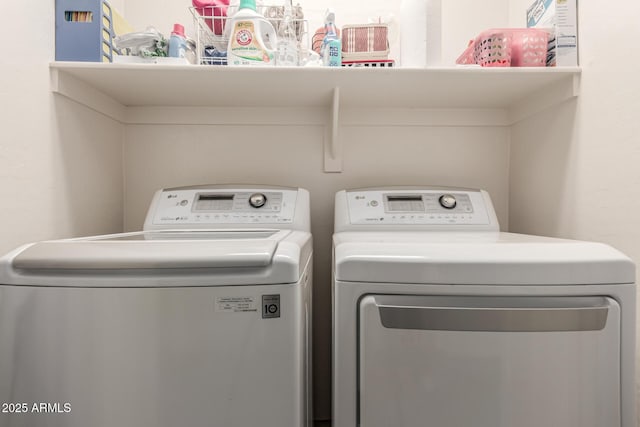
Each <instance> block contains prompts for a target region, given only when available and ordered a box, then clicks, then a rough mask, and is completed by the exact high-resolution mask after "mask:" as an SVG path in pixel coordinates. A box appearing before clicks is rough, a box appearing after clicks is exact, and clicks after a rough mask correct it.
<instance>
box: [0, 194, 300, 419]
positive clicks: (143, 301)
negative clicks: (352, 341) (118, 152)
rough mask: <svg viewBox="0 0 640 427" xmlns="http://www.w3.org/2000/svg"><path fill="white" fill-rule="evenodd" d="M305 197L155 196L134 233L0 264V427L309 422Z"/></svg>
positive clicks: (26, 253) (28, 253)
mask: <svg viewBox="0 0 640 427" xmlns="http://www.w3.org/2000/svg"><path fill="white" fill-rule="evenodd" d="M311 270H312V241H311V234H310V228H309V194H308V192H307V191H306V190H303V189H299V188H284V187H261V186H220V185H211V186H203V187H185V188H172V189H164V190H160V191H158V192H157V193H156V195H155V197H154V198H153V201H152V203H151V206H150V208H149V211H148V215H147V218H146V221H145V225H144V231H141V232H134V233H123V234H115V235H107V236H95V237H87V238H80V239H68V240H56V241H46V242H39V243H35V244H29V245H25V246H23V247H21V248H19V249H17V250H15V251H13V252H11V253H10V254H8V255H7V256H5V257H4V258H2V259H1V260H0V284H1V285H0V402H3V403H7V404H8V405H7V407H6V408H4V410H3V411H2V412H0V426H3V427H19V426H20V427H22V426H24V427H27V426H28V427H44V426H47V427H87V426H91V427H113V426H120V427H125V426H129V427H160V426H162V427H175V426H194V427H196V426H198V427H200V426H224V427H231V426H233V427H248V426H261V427H264V426H269V427H283V426H291V427H294V426H295V427H300V426H305V427H310V426H311V391H310V390H311V389H310V386H311V375H310V364H311V349H310V343H311V337H310V334H311V286H312V284H311V275H312V271H311Z"/></svg>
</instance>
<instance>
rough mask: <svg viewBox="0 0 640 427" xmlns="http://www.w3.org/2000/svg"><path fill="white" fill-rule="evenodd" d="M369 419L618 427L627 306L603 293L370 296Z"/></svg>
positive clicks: (363, 387) (378, 422) (365, 418)
mask: <svg viewBox="0 0 640 427" xmlns="http://www.w3.org/2000/svg"><path fill="white" fill-rule="evenodd" d="M359 316H360V317H359V320H360V326H359V356H358V357H359V370H358V371H359V372H358V373H359V388H360V390H359V418H360V425H361V426H362V427H388V426H403V427H411V426H420V427H424V426H437V427H458V426H474V427H513V426H518V427H539V426H564V427H573V426H575V427H578V426H579V427H602V426H618V425H620V378H619V377H620V307H619V305H618V304H617V303H616V301H614V300H612V299H611V298H606V297H576V298H567V297H501V298H494V297H491V298H489V297H443V296H433V297H430V296H404V295H403V296H398V295H369V296H366V297H364V298H363V299H362V300H361V302H360V307H359Z"/></svg>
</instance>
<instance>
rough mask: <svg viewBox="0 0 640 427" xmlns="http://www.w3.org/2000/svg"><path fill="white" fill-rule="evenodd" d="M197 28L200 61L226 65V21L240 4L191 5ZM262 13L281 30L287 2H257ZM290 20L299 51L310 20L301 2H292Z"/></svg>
mask: <svg viewBox="0 0 640 427" xmlns="http://www.w3.org/2000/svg"><path fill="white" fill-rule="evenodd" d="M189 10H190V11H191V14H192V15H193V20H194V27H195V29H196V44H197V48H196V50H197V57H198V64H204V65H227V54H226V52H227V45H228V43H229V36H230V34H229V33H230V31H231V28H230V26H229V25H227V23H228V21H229V20H230V17H231V16H233V14H234V13H235V12H236V11H237V5H230V6H223V5H221V6H206V7H190V8H189ZM257 11H258V12H259V13H261V14H262V15H263V16H264V17H265V18H266V19H267V20H268V21H269V22H270V23H271V25H273V28H274V29H275V31H276V34H277V33H278V30H279V28H280V26H281V25H282V22H283V21H284V6H270V5H258V7H257ZM292 15H293V19H292V20H291V22H292V24H293V28H294V31H295V34H296V39H297V41H298V48H299V50H300V52H301V53H302V52H304V51H305V50H306V49H307V46H308V43H307V40H308V38H307V34H308V22H307V20H305V19H304V13H303V11H302V7H300V5H296V6H293V10H292Z"/></svg>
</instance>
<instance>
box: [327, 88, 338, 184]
mask: <svg viewBox="0 0 640 427" xmlns="http://www.w3.org/2000/svg"><path fill="white" fill-rule="evenodd" d="M339 115H340V88H339V87H335V88H333V100H332V105H331V110H330V111H329V114H328V117H327V125H326V126H325V132H324V171H325V172H342V146H341V144H340V140H339V134H338V125H339V123H338V117H339Z"/></svg>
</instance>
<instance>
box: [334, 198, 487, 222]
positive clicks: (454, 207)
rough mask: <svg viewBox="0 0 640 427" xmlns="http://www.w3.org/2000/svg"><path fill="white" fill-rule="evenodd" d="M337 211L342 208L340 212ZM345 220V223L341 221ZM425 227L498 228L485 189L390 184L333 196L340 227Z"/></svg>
mask: <svg viewBox="0 0 640 427" xmlns="http://www.w3.org/2000/svg"><path fill="white" fill-rule="evenodd" d="M340 210H342V211H344V212H343V213H342V214H341V213H340V212H339V211H340ZM341 222H345V224H340V223H341ZM351 225H355V226H362V225H371V226H372V227H371V228H372V229H378V230H380V229H382V228H381V227H384V226H403V225H410V226H414V227H415V226H418V227H420V226H426V227H428V228H435V229H437V228H438V227H442V226H449V227H450V228H457V227H460V228H469V226H479V228H482V229H496V230H497V229H498V223H497V219H496V217H495V212H494V210H493V206H492V204H491V200H490V199H489V196H488V194H487V193H486V192H484V191H481V190H470V189H461V188H446V187H442V188H416V187H389V188H364V189H357V190H347V191H342V192H339V193H338V194H337V195H336V229H338V228H339V227H340V226H344V227H345V228H348V226H351Z"/></svg>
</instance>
